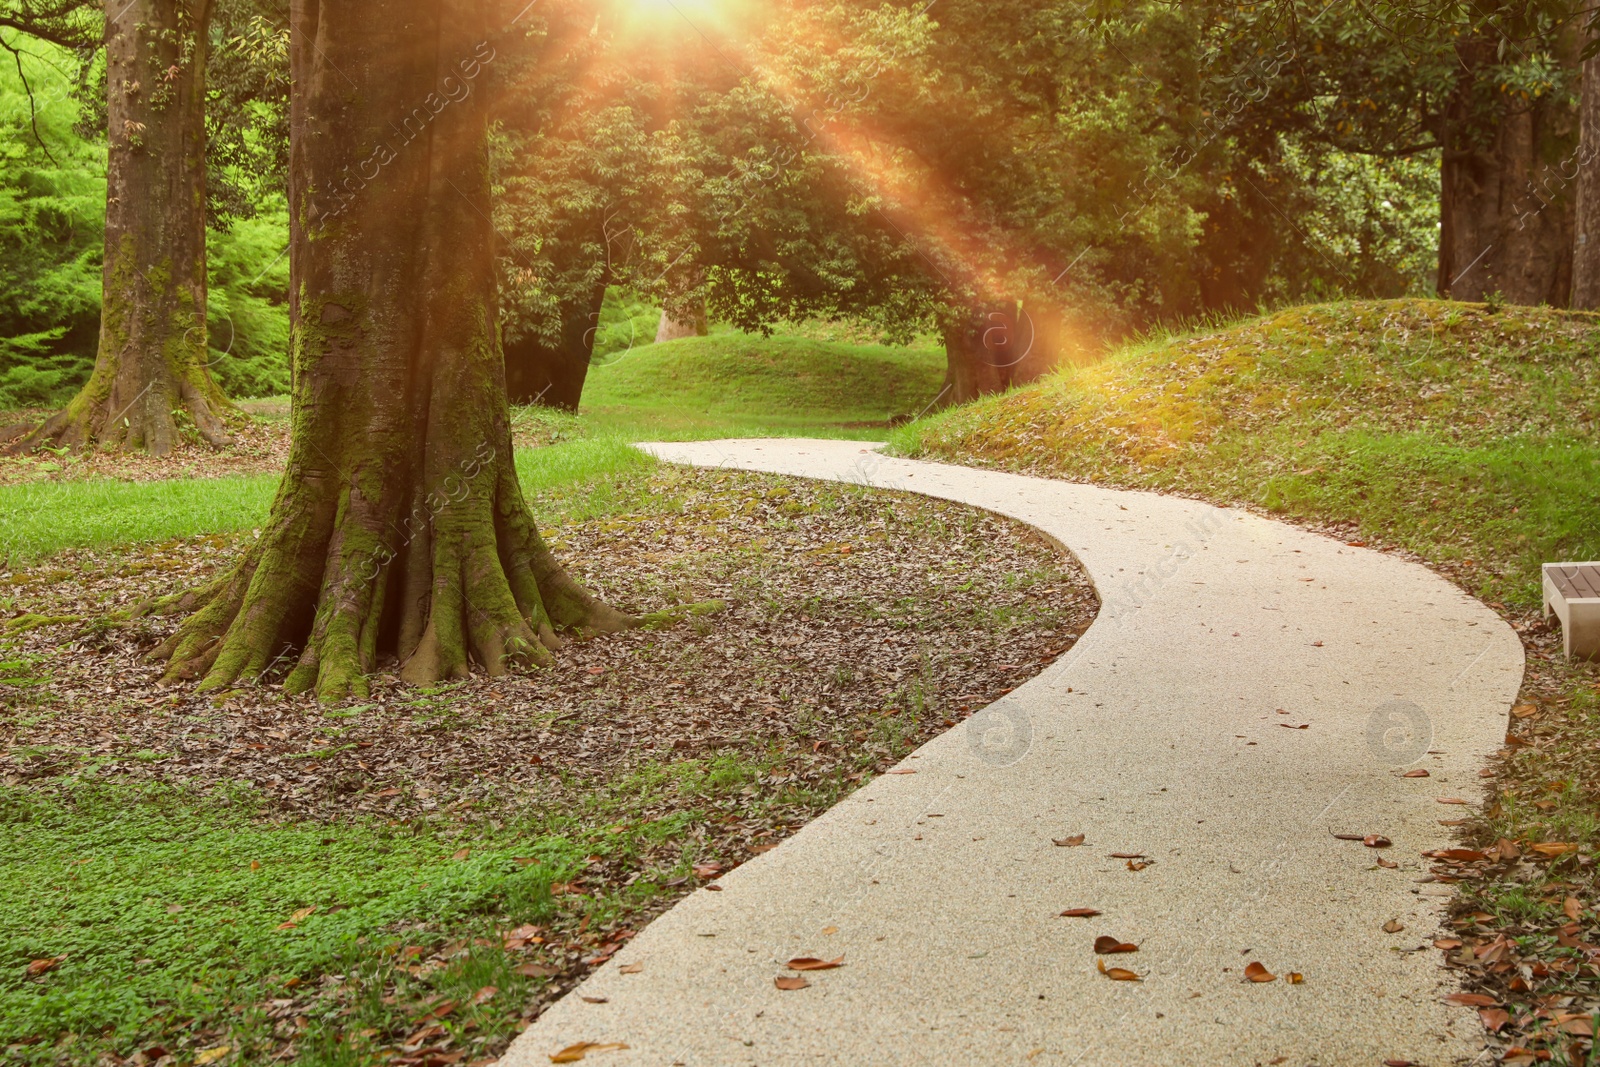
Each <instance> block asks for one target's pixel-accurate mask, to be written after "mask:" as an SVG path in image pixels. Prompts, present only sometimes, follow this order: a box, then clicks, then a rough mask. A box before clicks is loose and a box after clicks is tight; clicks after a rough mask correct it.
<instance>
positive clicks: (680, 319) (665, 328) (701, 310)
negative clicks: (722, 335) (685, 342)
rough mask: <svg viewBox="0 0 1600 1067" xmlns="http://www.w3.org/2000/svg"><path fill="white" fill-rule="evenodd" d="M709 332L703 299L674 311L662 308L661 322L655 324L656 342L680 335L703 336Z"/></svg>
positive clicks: (672, 339)
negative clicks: (698, 302) (697, 303)
mask: <svg viewBox="0 0 1600 1067" xmlns="http://www.w3.org/2000/svg"><path fill="white" fill-rule="evenodd" d="M709 332H710V330H709V328H708V327H707V325H706V306H705V303H704V302H703V301H702V302H701V303H700V304H699V305H687V306H681V307H679V308H677V309H676V311H674V310H672V309H664V310H663V311H662V312H661V322H660V324H659V325H657V326H656V344H660V343H661V342H663V341H676V340H678V339H679V338H680V337H704V336H705V335H706V334H707V333H709Z"/></svg>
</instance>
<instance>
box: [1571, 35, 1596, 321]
mask: <svg viewBox="0 0 1600 1067" xmlns="http://www.w3.org/2000/svg"><path fill="white" fill-rule="evenodd" d="M1579 127H1580V132H1579V135H1578V160H1577V171H1578V180H1577V186H1578V220H1577V226H1576V230H1577V236H1576V238H1575V239H1574V243H1573V252H1572V306H1573V307H1575V308H1580V309H1583V310H1586V311H1592V310H1595V309H1597V308H1600V165H1597V164H1600V55H1594V56H1591V57H1589V58H1588V59H1586V60H1584V63H1583V85H1582V103H1581V105H1580V107H1579Z"/></svg>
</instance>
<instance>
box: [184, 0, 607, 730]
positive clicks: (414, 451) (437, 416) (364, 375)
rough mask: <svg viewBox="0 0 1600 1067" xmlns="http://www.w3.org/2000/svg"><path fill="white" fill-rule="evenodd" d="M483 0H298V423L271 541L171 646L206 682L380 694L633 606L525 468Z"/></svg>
mask: <svg viewBox="0 0 1600 1067" xmlns="http://www.w3.org/2000/svg"><path fill="white" fill-rule="evenodd" d="M496 21H497V18H496V16H495V12H494V10H493V5H492V4H491V3H490V2H489V0H338V2H337V3H328V2H324V0H294V3H293V5H292V9H291V34H292V44H291V61H292V66H293V86H294V88H293V95H292V98H291V129H292V131H293V133H292V147H291V152H290V178H289V181H290V197H289V202H290V204H291V205H292V208H291V210H292V213H293V215H292V219H291V229H292V233H291V246H290V256H291V275H292V285H291V288H292V304H291V310H290V313H291V323H292V330H293V358H294V361H295V368H294V422H293V436H292V441H291V445H290V455H289V461H288V470H287V472H286V473H285V475H284V479H283V482H282V483H281V485H280V486H279V489H278V495H277V498H276V500H275V501H274V503H273V507H272V513H271V515H270V517H269V518H268V520H267V522H266V524H265V525H264V527H263V530H262V534H261V537H260V538H259V539H258V540H257V541H256V542H255V543H254V544H253V545H252V546H251V547H250V549H249V550H248V551H247V552H246V554H245V555H244V557H243V558H242V559H241V560H240V561H239V562H238V564H237V565H236V566H234V567H233V568H232V569H231V570H230V571H229V572H227V573H226V574H225V575H224V576H223V577H221V578H220V579H219V580H218V581H216V582H215V583H213V584H212V585H210V586H209V587H207V588H205V589H203V590H201V591H199V592H197V593H194V594H189V595H185V596H181V597H176V598H173V599H171V600H169V601H167V602H166V603H165V604H163V605H162V606H163V607H164V608H166V609H175V610H185V609H191V608H196V607H198V609H199V610H198V611H196V612H195V613H194V614H193V615H191V616H190V617H189V618H188V619H187V620H186V621H185V622H184V623H183V625H182V626H180V627H179V629H178V631H177V632H176V633H175V634H174V635H173V637H172V638H171V639H170V640H168V641H167V642H166V643H165V644H164V645H163V646H162V647H161V648H160V649H158V650H157V654H158V655H160V656H165V657H167V658H168V659H169V668H168V671H167V677H168V678H183V677H193V676H196V675H198V674H201V673H204V676H205V677H204V682H203V685H204V686H205V687H207V688H216V687H220V686H226V685H229V684H231V683H233V682H234V681H235V680H236V679H238V678H239V677H241V676H245V675H254V674H257V673H259V672H261V671H263V670H266V669H267V668H269V667H270V666H271V665H272V664H274V663H275V662H277V661H278V660H279V659H280V657H282V656H283V655H284V653H285V651H286V650H288V649H298V650H299V655H298V661H297V663H296V665H295V666H294V668H293V669H292V670H291V671H290V672H289V674H288V677H287V679H286V682H285V686H286V688H287V689H288V690H290V691H292V692H299V691H306V690H311V689H314V690H315V691H316V693H317V695H318V696H319V697H320V698H323V699H337V698H340V697H343V696H346V695H349V694H352V693H356V694H360V693H364V692H365V691H366V688H367V686H366V681H365V675H366V674H367V673H368V672H370V671H371V670H372V669H373V668H374V667H375V666H376V665H377V664H378V663H379V661H380V658H381V657H383V656H385V655H386V654H393V655H394V656H395V657H397V659H398V661H399V663H400V674H401V676H402V677H403V678H405V679H406V680H408V681H411V682H414V683H424V682H432V681H436V680H439V679H445V678H459V677H463V676H465V675H466V674H467V673H468V671H469V664H470V663H471V662H474V661H475V662H476V663H478V664H480V665H481V666H482V667H483V668H484V669H485V670H487V671H488V672H489V673H490V674H499V673H502V672H504V671H506V670H508V669H509V668H510V667H512V666H513V665H516V664H519V663H530V662H531V663H539V662H545V661H548V659H549V652H548V651H547V650H548V649H550V648H553V647H557V646H558V645H559V643H560V639H559V638H558V637H557V636H556V633H555V631H556V630H557V629H578V630H614V629H619V628H622V627H625V626H628V625H630V623H631V622H632V620H630V619H629V618H628V617H627V616H624V615H622V614H621V613H619V612H617V611H616V610H614V609H612V608H610V607H608V606H606V605H604V604H602V603H600V602H599V601H597V600H595V599H594V598H593V597H592V596H590V595H589V594H588V593H587V592H585V591H584V590H583V589H582V588H580V587H579V586H578V585H577V584H576V583H575V582H574V581H573V580H572V579H571V578H570V577H569V576H568V575H567V573H566V572H565V571H564V570H563V569H562V568H561V567H560V565H559V564H557V562H556V561H555V559H554V557H553V556H552V555H551V553H550V550H549V548H548V547H547V546H546V545H545V543H544V541H543V540H542V539H541V537H540V536H539V530H538V527H537V525H536V524H535V522H534V518H533V516H532V514H531V513H530V512H529V510H528V507H527V504H526V503H525V501H524V500H523V496H522V490H521V487H520V486H519V485H518V483H517V476H516V468H515V464H514V462H513V457H512V450H511V430H510V416H509V409H508V406H507V403H506V392H505V380H504V373H503V369H502V358H501V351H500V344H499V340H498V334H497V329H496V313H495V304H496V300H495V251H494V229H493V225H492V223H491V221H490V203H489V197H490V188H491V185H490V163H489V148H488V137H489V106H488V96H489V94H488V92H486V85H487V82H488V79H489V77H490V76H491V74H492V71H491V70H490V68H491V66H492V64H493V62H494V59H495V56H496V51H495V47H494V44H493V42H492V36H493V33H494V30H495V29H496V28H497V27H496V25H495V22H496Z"/></svg>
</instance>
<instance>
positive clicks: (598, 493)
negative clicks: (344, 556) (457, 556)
mask: <svg viewBox="0 0 1600 1067" xmlns="http://www.w3.org/2000/svg"><path fill="white" fill-rule="evenodd" d="M654 462H655V461H654V460H652V459H651V458H650V457H648V456H646V455H645V454H643V453H642V452H640V451H638V450H637V449H634V448H630V447H628V446H627V445H626V444H625V443H624V442H623V441H621V440H620V439H618V438H614V437H594V438H590V437H582V438H579V439H577V440H565V441H562V442H560V443H558V444H555V445H553V446H552V447H547V448H523V449H518V451H517V473H518V475H520V476H521V479H522V485H523V489H524V490H525V491H527V492H530V493H533V492H550V491H554V492H555V495H556V496H558V497H562V498H571V500H572V501H573V502H574V504H575V506H577V508H578V510H577V511H576V512H574V514H575V515H587V514H590V513H593V512H594V511H595V509H601V508H606V507H610V506H611V505H612V503H613V502H614V500H615V499H616V488H615V484H614V482H613V481H612V480H611V479H612V477H613V476H614V475H616V474H618V473H620V472H622V471H625V470H630V469H633V468H637V467H643V466H648V465H649V464H651V463H654ZM278 480H279V476H278V475H276V474H256V475H249V476H245V477H224V478H184V479H162V480H156V481H141V482H125V481H114V480H112V479H109V478H95V479H85V480H81V481H80V480H62V481H38V482H19V483H15V484H12V485H0V570H7V569H12V568H16V567H21V566H26V565H27V564H29V563H31V562H34V561H37V560H40V559H44V558H46V557H48V556H50V555H51V554H53V553H55V552H59V551H61V550H62V549H67V548H109V547H112V546H115V545H126V544H133V543H136V542H141V541H152V542H154V541H168V540H171V539H173V538H179V537H192V536H195V535H198V534H229V533H237V532H239V531H241V530H249V529H252V528H254V527H257V526H259V525H260V524H261V523H262V522H263V521H264V520H265V519H266V517H267V512H268V510H269V509H270V508H271V506H272V496H273V494H274V493H275V492H276V491H277V488H278ZM0 603H3V601H0Z"/></svg>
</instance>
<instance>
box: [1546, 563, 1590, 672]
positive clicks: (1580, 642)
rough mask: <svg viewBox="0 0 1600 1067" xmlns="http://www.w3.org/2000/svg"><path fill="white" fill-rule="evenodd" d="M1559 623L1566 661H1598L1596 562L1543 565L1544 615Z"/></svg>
mask: <svg viewBox="0 0 1600 1067" xmlns="http://www.w3.org/2000/svg"><path fill="white" fill-rule="evenodd" d="M1552 612H1553V613H1554V614H1555V616H1556V617H1557V618H1558V619H1560V620H1561V644H1562V647H1563V648H1564V649H1565V650H1566V653H1567V658H1568V659H1571V658H1572V657H1573V656H1580V657H1582V658H1584V659H1596V658H1600V563H1546V564H1545V565H1544V614H1545V617H1546V618H1549V617H1550V615H1551V613H1552Z"/></svg>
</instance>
